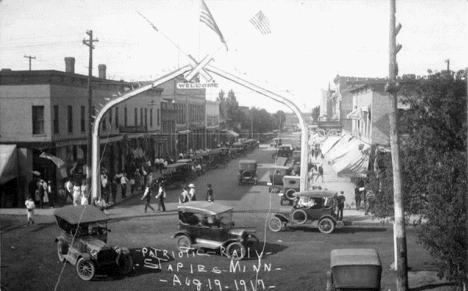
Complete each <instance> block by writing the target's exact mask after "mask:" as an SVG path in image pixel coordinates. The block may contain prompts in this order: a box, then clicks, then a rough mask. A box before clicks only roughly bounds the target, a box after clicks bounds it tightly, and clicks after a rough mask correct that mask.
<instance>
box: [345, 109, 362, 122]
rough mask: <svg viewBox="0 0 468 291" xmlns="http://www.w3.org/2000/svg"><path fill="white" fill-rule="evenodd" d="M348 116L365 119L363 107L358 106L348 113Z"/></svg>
mask: <svg viewBox="0 0 468 291" xmlns="http://www.w3.org/2000/svg"><path fill="white" fill-rule="evenodd" d="M346 118H349V119H355V120H364V117H363V115H362V108H356V109H354V110H353V111H351V113H349V114H348V115H346Z"/></svg>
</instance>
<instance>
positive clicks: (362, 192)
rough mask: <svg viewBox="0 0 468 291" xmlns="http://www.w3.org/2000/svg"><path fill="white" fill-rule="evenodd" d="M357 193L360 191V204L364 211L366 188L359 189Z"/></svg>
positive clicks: (365, 206)
mask: <svg viewBox="0 0 468 291" xmlns="http://www.w3.org/2000/svg"><path fill="white" fill-rule="evenodd" d="M359 191H361V204H362V205H363V207H364V211H365V210H366V209H367V197H366V193H367V192H366V188H364V187H361V188H359Z"/></svg>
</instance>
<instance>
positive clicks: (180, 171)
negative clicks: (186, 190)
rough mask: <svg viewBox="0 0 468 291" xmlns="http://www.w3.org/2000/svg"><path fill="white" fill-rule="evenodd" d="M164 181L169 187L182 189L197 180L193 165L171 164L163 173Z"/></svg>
mask: <svg viewBox="0 0 468 291" xmlns="http://www.w3.org/2000/svg"><path fill="white" fill-rule="evenodd" d="M162 178H163V180H164V181H166V183H167V185H168V186H169V187H181V186H182V185H183V184H185V183H187V182H188V181H190V180H193V179H194V178H195V173H194V171H193V170H192V164H188V163H175V164H169V165H167V167H166V168H165V169H164V171H163V176H162Z"/></svg>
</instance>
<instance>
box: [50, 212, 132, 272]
mask: <svg viewBox="0 0 468 291" xmlns="http://www.w3.org/2000/svg"><path fill="white" fill-rule="evenodd" d="M54 216H55V219H56V221H57V225H58V227H59V228H60V229H61V234H60V235H59V236H58V237H57V238H56V239H55V242H56V243H57V255H58V259H59V260H60V262H68V263H70V264H72V265H74V266H76V271H77V273H78V276H80V278H81V279H83V280H86V281H89V280H92V279H93V278H94V276H95V274H96V271H97V269H107V268H113V269H116V270H117V271H118V272H119V273H121V274H127V273H129V272H130V271H131V270H132V269H133V260H132V257H131V256H130V251H129V250H128V249H127V248H122V247H116V246H110V245H108V244H107V233H108V232H110V229H108V228H107V221H108V220H109V218H108V217H107V215H105V214H104V213H103V212H102V211H100V210H99V209H98V208H96V207H94V206H91V205H78V206H67V207H62V208H60V209H57V210H55V212H54Z"/></svg>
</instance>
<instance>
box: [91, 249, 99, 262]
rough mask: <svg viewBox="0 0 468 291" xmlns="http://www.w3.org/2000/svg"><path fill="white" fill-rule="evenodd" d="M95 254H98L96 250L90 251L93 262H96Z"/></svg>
mask: <svg viewBox="0 0 468 291" xmlns="http://www.w3.org/2000/svg"><path fill="white" fill-rule="evenodd" d="M97 254H98V251H97V250H92V251H91V257H92V258H93V259H94V260H97Z"/></svg>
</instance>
